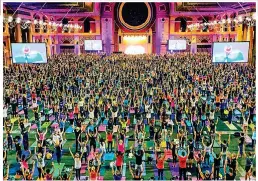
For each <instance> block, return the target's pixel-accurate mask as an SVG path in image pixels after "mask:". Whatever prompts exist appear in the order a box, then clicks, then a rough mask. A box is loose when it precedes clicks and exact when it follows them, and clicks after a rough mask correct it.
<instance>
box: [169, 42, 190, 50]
mask: <svg viewBox="0 0 258 181" xmlns="http://www.w3.org/2000/svg"><path fill="white" fill-rule="evenodd" d="M168 49H169V50H186V40H169V41H168Z"/></svg>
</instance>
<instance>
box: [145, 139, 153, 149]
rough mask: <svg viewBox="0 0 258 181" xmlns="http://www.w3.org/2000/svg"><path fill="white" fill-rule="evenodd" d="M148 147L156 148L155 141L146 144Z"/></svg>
mask: <svg viewBox="0 0 258 181" xmlns="http://www.w3.org/2000/svg"><path fill="white" fill-rule="evenodd" d="M146 146H147V148H150V147H152V148H153V147H154V141H147V142H146Z"/></svg>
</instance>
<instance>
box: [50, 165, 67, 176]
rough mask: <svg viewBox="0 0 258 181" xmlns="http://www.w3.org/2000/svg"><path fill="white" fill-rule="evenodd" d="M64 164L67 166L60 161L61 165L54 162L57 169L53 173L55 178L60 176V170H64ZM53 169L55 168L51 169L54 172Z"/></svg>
mask: <svg viewBox="0 0 258 181" xmlns="http://www.w3.org/2000/svg"><path fill="white" fill-rule="evenodd" d="M64 166H65V163H60V165H59V164H58V163H54V168H55V171H54V173H53V176H54V178H56V177H58V175H59V170H60V172H62V170H63V168H64ZM52 170H53V168H52V169H51V172H52Z"/></svg>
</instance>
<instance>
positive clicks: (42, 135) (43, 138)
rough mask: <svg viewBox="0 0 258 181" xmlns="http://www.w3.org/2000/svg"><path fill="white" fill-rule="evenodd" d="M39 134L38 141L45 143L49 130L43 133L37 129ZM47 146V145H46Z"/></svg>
mask: <svg viewBox="0 0 258 181" xmlns="http://www.w3.org/2000/svg"><path fill="white" fill-rule="evenodd" d="M37 134H38V138H39V139H38V140H39V141H43V142H44V140H45V137H46V134H47V128H46V131H45V132H44V133H43V132H42V131H39V130H38V129H37ZM44 145H45V144H44Z"/></svg>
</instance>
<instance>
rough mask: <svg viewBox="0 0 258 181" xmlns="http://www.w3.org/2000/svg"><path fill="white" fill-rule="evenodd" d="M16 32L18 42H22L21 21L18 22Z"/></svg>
mask: <svg viewBox="0 0 258 181" xmlns="http://www.w3.org/2000/svg"><path fill="white" fill-rule="evenodd" d="M15 34H16V42H17V43H21V42H22V35H21V25H20V23H17V24H16V31H15Z"/></svg>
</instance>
